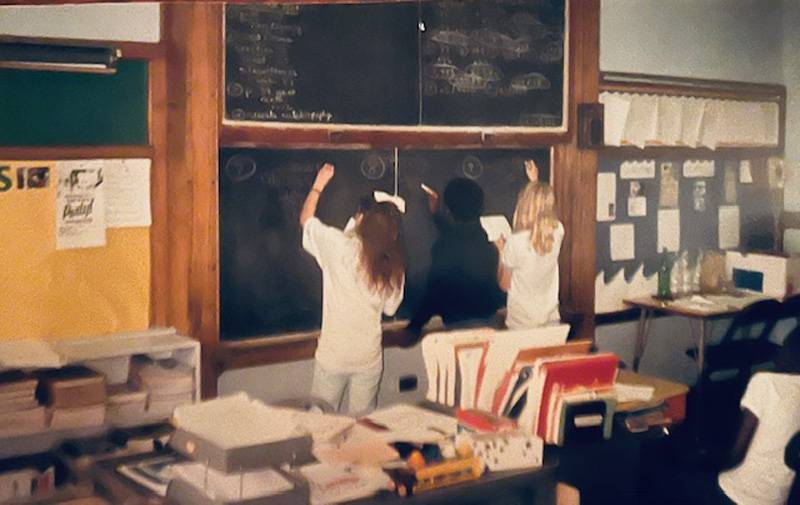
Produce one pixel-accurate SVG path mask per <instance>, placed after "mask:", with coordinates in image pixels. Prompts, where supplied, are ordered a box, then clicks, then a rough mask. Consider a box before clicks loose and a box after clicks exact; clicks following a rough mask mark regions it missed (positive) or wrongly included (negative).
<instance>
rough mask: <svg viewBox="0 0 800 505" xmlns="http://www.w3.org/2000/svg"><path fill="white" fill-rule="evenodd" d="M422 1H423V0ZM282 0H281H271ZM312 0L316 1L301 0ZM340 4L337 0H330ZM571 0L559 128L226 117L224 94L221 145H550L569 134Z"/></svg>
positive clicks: (396, 0)
mask: <svg viewBox="0 0 800 505" xmlns="http://www.w3.org/2000/svg"><path fill="white" fill-rule="evenodd" d="M413 1H415V0H388V1H387V0H383V1H380V0H377V1H374V2H373V1H368V2H364V3H384V2H385V3H403V2H413ZM423 1H424V0H423ZM270 3H280V2H270ZM296 3H305V4H314V3H321V2H319V1H318V0H317V1H313V0H299V2H296ZM331 3H339V2H331ZM570 4H571V2H570V1H565V4H564V60H563V90H562V122H561V125H560V126H558V127H529V126H502V125H501V126H466V125H465V126H437V125H408V126H406V125H403V126H397V125H384V124H377V125H355V124H346V123H325V124H318V123H300V122H278V121H275V122H259V121H242V120H232V119H228V118H226V114H225V112H226V111H225V100H224V99H220V113H219V115H220V119H221V124H220V145H221V146H222V147H274V148H279V147H319V146H331V145H333V146H340V147H342V148H348V149H351V148H359V147H388V146H397V147H401V148H412V147H485V148H502V147H509V148H513V147H529V146H547V145H552V144H555V143H559V142H564V141H567V140H568V139H569V138H570V134H571V131H570V128H571V125H572V124H573V121H571V117H570V114H571V111H572V107H571V105H572V104H571V99H572V93H571V92H570V90H571V88H572V78H571V75H570V68H571V67H572V65H571V62H570V54H571V52H572V50H571V46H572V44H573V43H574V41H573V40H572V39H573V33H572V31H571V30H570V25H571V21H570V15H571V13H570ZM224 15H225V14H224V12H223V23H222V36H221V38H222V46H223V47H225V28H224V27H225V23H224ZM222 53H223V54H222V69H221V71H220V80H221V84H220V90H221V91H224V89H225V75H224V74H225V70H224V69H225V54H224V53H225V51H222Z"/></svg>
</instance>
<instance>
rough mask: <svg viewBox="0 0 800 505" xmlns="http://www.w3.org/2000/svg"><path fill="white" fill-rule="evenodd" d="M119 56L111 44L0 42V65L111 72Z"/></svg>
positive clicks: (114, 70) (118, 51)
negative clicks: (104, 45)
mask: <svg viewBox="0 0 800 505" xmlns="http://www.w3.org/2000/svg"><path fill="white" fill-rule="evenodd" d="M121 57H122V52H121V51H120V50H119V49H118V48H114V47H96V46H83V45H61V44H39V43H31V42H16V41H14V42H4V41H0V68H16V69H22V70H49V71H55V72H89V73H96V74H113V73H115V72H116V71H117V60H119V59H120V58H121Z"/></svg>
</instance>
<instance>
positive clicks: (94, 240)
mask: <svg viewBox="0 0 800 505" xmlns="http://www.w3.org/2000/svg"><path fill="white" fill-rule="evenodd" d="M57 171H58V187H57V189H56V249H76V248H81V247H100V246H104V245H106V204H105V182H104V177H105V174H104V170H103V161H102V160H76V161H64V162H60V163H59V164H58V170H57Z"/></svg>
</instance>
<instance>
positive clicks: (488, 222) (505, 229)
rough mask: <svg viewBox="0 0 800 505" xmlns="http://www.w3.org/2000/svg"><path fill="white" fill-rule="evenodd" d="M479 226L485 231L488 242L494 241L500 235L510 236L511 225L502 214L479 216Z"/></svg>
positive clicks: (506, 237)
mask: <svg viewBox="0 0 800 505" xmlns="http://www.w3.org/2000/svg"><path fill="white" fill-rule="evenodd" d="M481 227H482V228H483V231H485V232H486V236H487V237H488V238H489V242H494V241H495V240H497V239H499V238H500V237H504V238H505V239H508V238H509V237H510V236H511V225H510V224H509V223H508V219H506V216H504V215H502V214H495V215H491V216H481Z"/></svg>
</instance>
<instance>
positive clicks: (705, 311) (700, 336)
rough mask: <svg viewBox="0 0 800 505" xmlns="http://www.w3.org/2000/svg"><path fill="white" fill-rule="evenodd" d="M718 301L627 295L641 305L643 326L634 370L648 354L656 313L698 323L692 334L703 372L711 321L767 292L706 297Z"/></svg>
mask: <svg viewBox="0 0 800 505" xmlns="http://www.w3.org/2000/svg"><path fill="white" fill-rule="evenodd" d="M703 298H704V299H708V300H711V301H714V302H715V303H709V304H704V303H700V302H696V303H692V299H693V297H692V296H691V295H690V296H686V297H682V298H677V299H675V300H671V301H665V300H658V299H656V298H654V297H652V296H641V297H637V298H626V299H625V300H623V301H624V302H625V303H626V304H627V305H629V306H631V307H633V308H638V309H639V311H640V314H639V325H638V327H637V331H636V347H635V349H634V354H633V370H634V371H638V370H639V364H640V362H641V360H642V356H643V355H644V350H645V346H646V345H647V334H648V330H649V328H650V321H651V319H652V318H653V316H654V315H655V314H656V313H658V312H660V313H664V314H667V315H672V316H681V317H686V318H688V319H689V320H690V322H692V323H694V322H695V321H696V322H697V325H696V326H697V331H696V330H695V324H692V325H691V328H692V334H693V335H694V337H695V340H697V369H698V372H699V373H702V372H703V367H704V365H705V345H706V337H707V334H708V333H709V327H710V325H711V323H712V322H713V321H714V320H716V319H721V318H724V317H729V316H732V315H733V314H736V313H737V312H739V311H740V310H742V309H743V308H744V307H746V306H748V305H750V304H751V303H754V302H757V301H759V300H763V299H765V297H764V296H763V295H749V294H748V295H720V296H717V295H707V296H704V297H703Z"/></svg>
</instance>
